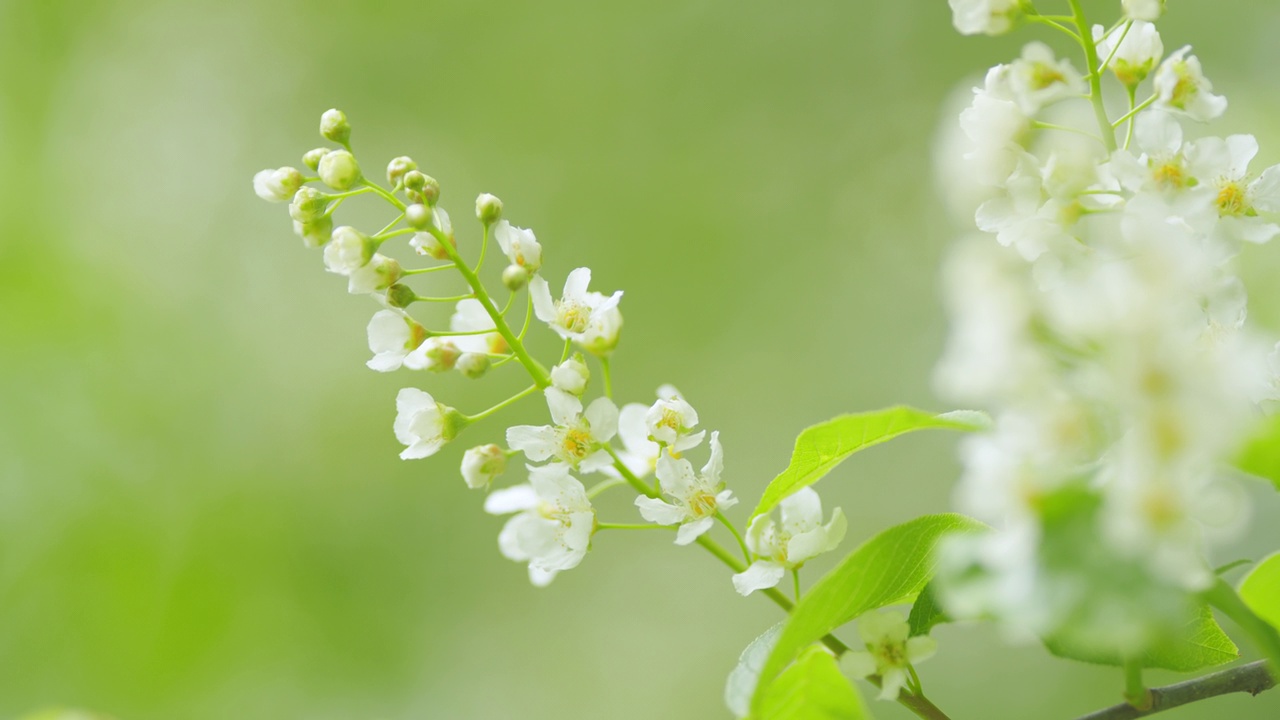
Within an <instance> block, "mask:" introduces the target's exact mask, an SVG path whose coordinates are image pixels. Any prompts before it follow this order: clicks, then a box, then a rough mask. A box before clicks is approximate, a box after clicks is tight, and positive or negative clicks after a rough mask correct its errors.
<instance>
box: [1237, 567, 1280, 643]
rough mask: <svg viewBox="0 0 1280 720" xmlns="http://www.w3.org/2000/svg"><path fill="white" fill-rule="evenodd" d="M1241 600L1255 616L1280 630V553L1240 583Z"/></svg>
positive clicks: (1251, 572) (1256, 568) (1252, 571)
mask: <svg viewBox="0 0 1280 720" xmlns="http://www.w3.org/2000/svg"><path fill="white" fill-rule="evenodd" d="M1240 599H1241V600H1244V604H1245V605H1248V606H1249V609H1250V610H1252V611H1253V614H1254V615H1257V616H1258V617H1260V618H1262V619H1263V620H1266V621H1267V622H1269V623H1271V625H1273V626H1274V627H1276V628H1277V629H1280V553H1276V554H1274V555H1272V556H1271V557H1269V558H1267V559H1266V560H1263V561H1262V562H1260V563H1258V566H1257V567H1255V568H1254V569H1253V570H1251V571H1250V572H1249V574H1248V575H1246V576H1245V578H1244V580H1243V581H1242V582H1241V583H1240Z"/></svg>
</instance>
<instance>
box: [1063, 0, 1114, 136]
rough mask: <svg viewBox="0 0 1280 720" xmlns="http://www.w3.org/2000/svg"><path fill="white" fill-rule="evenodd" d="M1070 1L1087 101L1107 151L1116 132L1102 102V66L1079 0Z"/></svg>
mask: <svg viewBox="0 0 1280 720" xmlns="http://www.w3.org/2000/svg"><path fill="white" fill-rule="evenodd" d="M1068 1H1069V2H1070V3H1071V15H1072V16H1073V17H1074V18H1075V21H1076V29H1077V30H1079V31H1080V33H1079V37H1080V45H1081V46H1082V47H1083V48H1084V62H1085V67H1087V68H1089V101H1090V102H1091V103H1093V114H1094V115H1095V116H1097V118H1098V130H1099V132H1101V133H1102V144H1103V145H1104V146H1106V148H1107V152H1114V151H1115V149H1116V133H1115V129H1114V128H1113V127H1111V120H1110V119H1108V118H1107V107H1106V105H1105V104H1103V102H1102V67H1101V66H1100V65H1099V64H1098V48H1097V46H1096V45H1094V43H1093V35H1092V34H1090V31H1089V20H1088V18H1086V17H1085V15H1084V8H1082V7H1080V0H1068Z"/></svg>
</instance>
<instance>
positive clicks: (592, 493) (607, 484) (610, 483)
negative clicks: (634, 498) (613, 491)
mask: <svg viewBox="0 0 1280 720" xmlns="http://www.w3.org/2000/svg"><path fill="white" fill-rule="evenodd" d="M625 484H626V481H625V480H623V479H622V478H609V479H608V480H605V481H604V482H601V483H599V484H598V485H595V486H593V487H592V488H591V489H590V490H587V499H588V500H594V499H595V497H596V496H597V495H599V494H600V493H602V492H604V491H605V490H608V489H610V488H616V487H618V486H619V485H625Z"/></svg>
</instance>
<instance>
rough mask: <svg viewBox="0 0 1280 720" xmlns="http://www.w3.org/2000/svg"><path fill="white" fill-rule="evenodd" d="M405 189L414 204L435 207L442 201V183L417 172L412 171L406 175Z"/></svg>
mask: <svg viewBox="0 0 1280 720" xmlns="http://www.w3.org/2000/svg"><path fill="white" fill-rule="evenodd" d="M404 188H405V191H406V192H408V194H409V198H410V199H411V200H413V201H414V202H420V203H422V204H424V205H431V206H434V205H435V204H436V201H438V200H439V199H440V183H439V182H436V179H435V178H433V177H431V176H430V175H424V174H422V173H420V172H418V171H417V170H410V171H409V172H407V173H405V174H404Z"/></svg>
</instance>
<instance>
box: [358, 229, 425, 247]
mask: <svg viewBox="0 0 1280 720" xmlns="http://www.w3.org/2000/svg"><path fill="white" fill-rule="evenodd" d="M416 232H418V231H417V230H414V229H413V228H400V229H399V230H392V231H390V232H387V231H383V232H380V233H378V234H377V235H374V236H373V237H371V238H369V239H370V240H372V241H374V242H376V243H378V244H379V245H381V244H382V243H384V242H386V241H388V240H390V239H391V238H394V237H400V236H401V235H412V234H413V233H416Z"/></svg>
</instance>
